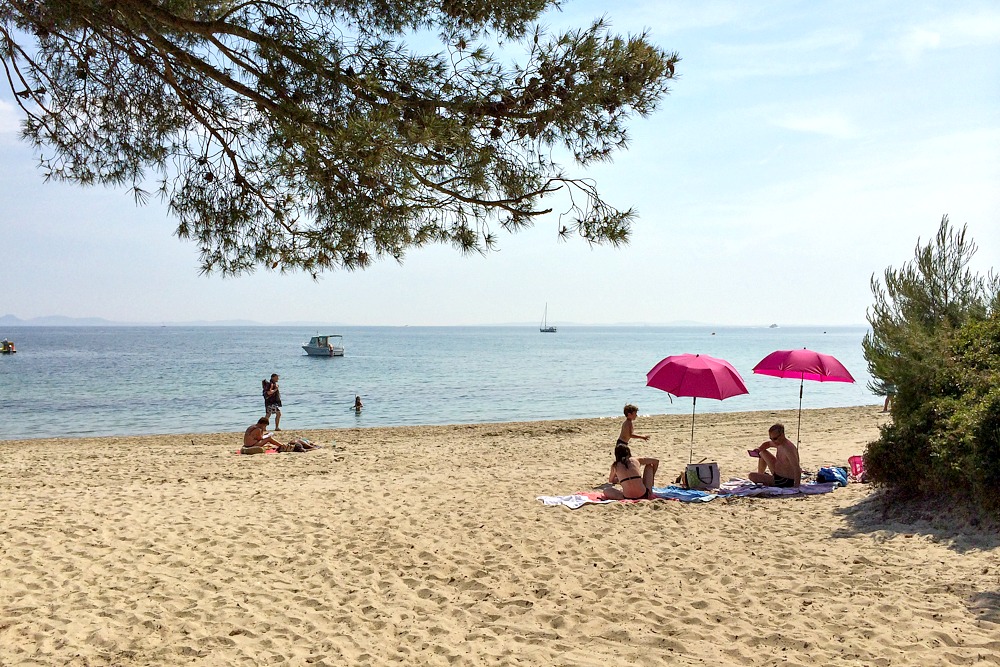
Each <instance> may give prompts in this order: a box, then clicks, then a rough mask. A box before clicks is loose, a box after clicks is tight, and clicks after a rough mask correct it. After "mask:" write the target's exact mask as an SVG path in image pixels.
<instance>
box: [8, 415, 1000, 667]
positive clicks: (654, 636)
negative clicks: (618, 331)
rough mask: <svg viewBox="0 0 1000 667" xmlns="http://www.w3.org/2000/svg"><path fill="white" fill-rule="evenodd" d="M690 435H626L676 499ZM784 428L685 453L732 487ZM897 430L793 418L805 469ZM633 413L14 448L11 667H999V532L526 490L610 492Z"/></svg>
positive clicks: (720, 431)
mask: <svg viewBox="0 0 1000 667" xmlns="http://www.w3.org/2000/svg"><path fill="white" fill-rule="evenodd" d="M689 419H690V418H689V417H683V416H657V417H645V416H641V417H640V418H639V420H638V421H637V423H636V431H637V432H638V433H649V434H651V435H652V437H651V439H650V441H649V442H648V443H642V442H638V443H637V444H636V446H635V447H634V451H635V453H636V454H637V455H643V456H657V457H659V458H660V459H661V473H660V475H659V481H660V482H661V483H662V482H666V481H668V480H667V478H668V476H672V475H673V474H675V473H676V472H677V471H679V470H680V469H681V467H682V466H683V464H684V463H686V461H687V447H688V438H689V435H690V430H689V429H690V421H689ZM776 420H783V421H785V422H786V424H789V431H790V435H792V436H794V433H795V430H794V429H795V427H794V424H795V413H794V412H792V413H773V412H758V413H745V414H718V415H710V414H704V415H698V418H697V430H696V447H695V455H696V457H697V458H700V457H702V456H706V457H710V458H712V459H715V460H718V461H719V463H720V467H721V469H722V474H723V478H728V477H730V476H737V475H740V476H742V475H743V474H744V473H745V472H746V471H747V470H748V469H749V467H750V464H751V460H750V459H749V457H748V456H747V455H746V451H745V450H746V449H748V448H751V447H754V446H756V445H757V444H758V443H759V442H760V441H761V440H762V439H763V437H764V435H765V432H766V430H767V427H768V426H769V425H770V424H771V423H772V422H774V421H776ZM884 420H885V417H884V416H883V415H882V414H880V412H879V408H878V407H875V406H869V407H862V408H848V409H831V410H811V411H806V412H804V413H803V417H802V448H803V449H802V452H803V453H802V458H803V466H804V467H805V468H806V469H807V470H815V469H816V468H817V467H818V466H820V465H823V464H827V463H836V464H840V465H845V464H846V460H847V457H848V456H850V455H852V454H857V453H861V452H862V451H863V449H864V445H865V443H866V442H867V441H869V440H871V439H873V438H874V437H875V436H876V435H877V429H878V425H879V424H880V423H882V422H884ZM288 422H289V423H291V422H292V419H291V416H290V415H289V417H288ZM619 422H620V418H615V419H593V420H574V421H552V422H534V423H511V424H482V425H462V426H447V427H421V428H379V429H347V430H338V431H301V432H297V431H288V430H286V431H285V432H284V435H286V436H291V435H303V436H306V437H309V438H311V439H314V440H317V441H320V442H325V443H332V446H330V447H328V448H326V449H324V450H321V451H316V452H311V453H307V454H280V455H259V456H238V455H235V454H234V453H233V452H234V450H235V449H236V447H237V445H238V442H239V435H238V434H213V435H189V436H157V437H129V438H92V439H81V440H65V439H63V440H60V439H52V440H32V441H23V442H2V443H0V454H2V456H0V494H2V495H0V497H2V499H3V502H4V511H3V512H2V513H0V537H2V541H0V554H2V557H0V665H2V666H3V667H9V666H12V665H46V666H48V665H180V664H185V665H190V664H193V665H338V666H339V665H392V664H398V665H547V666H551V665H606V664H627V665H662V664H677V665H716V666H718V665H723V666H724V665H879V666H882V665H943V664H1000V549H998V545H1000V537H998V536H997V534H996V533H995V532H990V531H989V530H986V529H985V528H983V527H982V526H975V525H971V524H970V523H959V524H958V525H956V522H955V520H954V519H951V520H945V519H942V518H940V517H939V516H938V514H937V512H936V511H935V510H934V509H929V510H928V511H925V512H920V511H912V510H911V511H909V512H908V513H904V514H903V515H900V513H898V512H896V513H888V514H886V513H885V512H884V511H883V509H882V506H881V504H880V503H878V502H876V500H875V498H876V496H875V494H874V493H873V491H872V489H870V488H869V487H868V486H866V485H861V484H851V485H850V486H848V487H847V488H843V489H838V490H837V491H835V492H834V493H832V494H827V495H820V496H812V497H795V498H775V499H763V498H744V499H734V500H722V499H720V500H716V501H713V502H710V503H706V504H694V505H689V504H682V503H679V502H673V501H664V500H656V501H650V502H641V503H633V504H613V505H589V506H585V507H583V508H581V509H578V510H568V509H566V508H563V507H545V506H543V505H542V504H541V503H540V502H538V501H537V500H536V496H538V495H562V494H567V493H571V492H573V491H578V490H583V489H590V488H593V487H595V486H596V485H599V484H600V483H602V482H604V481H606V479H607V473H608V468H609V466H610V464H611V448H612V444H613V443H614V440H615V437H616V435H617V433H618V426H619Z"/></svg>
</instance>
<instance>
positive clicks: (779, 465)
mask: <svg viewBox="0 0 1000 667" xmlns="http://www.w3.org/2000/svg"><path fill="white" fill-rule="evenodd" d="M767 436H768V440H765V441H764V442H762V443H761V445H760V447H758V448H757V449H756V451H757V453H758V454H759V455H760V458H758V459H757V472H752V473H750V480H751V481H753V482H756V483H757V484H763V485H765V486H777V487H781V488H783V489H787V488H792V487H796V486H798V485H799V483H800V482H801V481H802V468H801V467H800V466H799V450H798V449H796V447H795V443H794V442H792V441H791V440H789V439H788V438H786V437H785V427H784V425H783V424H775V425H774V426H772V427H771V428H769V429H767ZM772 447H773V448H774V453H773V454H772V453H771V452H769V451H767V450H768V449H771V448H772Z"/></svg>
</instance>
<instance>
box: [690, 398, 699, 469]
mask: <svg viewBox="0 0 1000 667" xmlns="http://www.w3.org/2000/svg"><path fill="white" fill-rule="evenodd" d="M697 402H698V397H697V396H692V397H691V449H690V450H689V451H688V463H691V461H693V460H694V405H695V403H697Z"/></svg>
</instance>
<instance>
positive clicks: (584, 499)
mask: <svg viewBox="0 0 1000 667" xmlns="http://www.w3.org/2000/svg"><path fill="white" fill-rule="evenodd" d="M715 498H718V496H717V495H716V494H714V493H707V492H705V491H696V490H694V489H682V488H681V487H679V486H654V487H653V497H652V499H651V500H679V501H681V502H682V503H707V502H709V501H710V500H714V499H715ZM538 500H540V501H542V504H544V505H549V506H560V505H561V506H563V507H568V508H570V509H573V510H575V509H578V508H580V507H583V506H584V505H604V504H607V503H642V502H646V501H645V500H643V499H639V500H608V499H606V498H605V497H604V494H603V493H602V492H600V491H580V492H579V493H573V494H570V495H568V496H538Z"/></svg>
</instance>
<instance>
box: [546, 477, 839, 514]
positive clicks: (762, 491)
mask: <svg viewBox="0 0 1000 667" xmlns="http://www.w3.org/2000/svg"><path fill="white" fill-rule="evenodd" d="M835 488H837V483H836V482H828V483H825V484H818V483H816V482H805V483H803V484H802V485H801V486H798V487H795V488H791V489H783V488H780V487H777V486H763V485H762V484H754V483H753V482H751V481H750V480H748V479H731V480H729V481H728V482H724V483H722V484H721V485H720V486H719V489H718V491H717V492H715V493H709V492H708V491H696V490H694V489H684V488H681V487H679V486H673V485H671V486H654V487H653V498H652V500H678V501H680V502H682V503H707V502H710V501H712V500H715V499H716V498H727V497H733V496H737V497H739V496H768V497H776V496H795V495H816V494H819V493H830V492H831V491H833V490H834V489H835ZM538 500H540V501H541V502H542V504H543V505H549V506H553V507H557V506H562V507H568V508H570V509H573V510H575V509H578V508H580V507H583V506H584V505H605V504H607V503H641V502H646V501H645V500H608V499H606V498H605V497H604V494H603V493H602V492H600V491H580V492H578V493H572V494H570V495H568V496H538Z"/></svg>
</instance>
